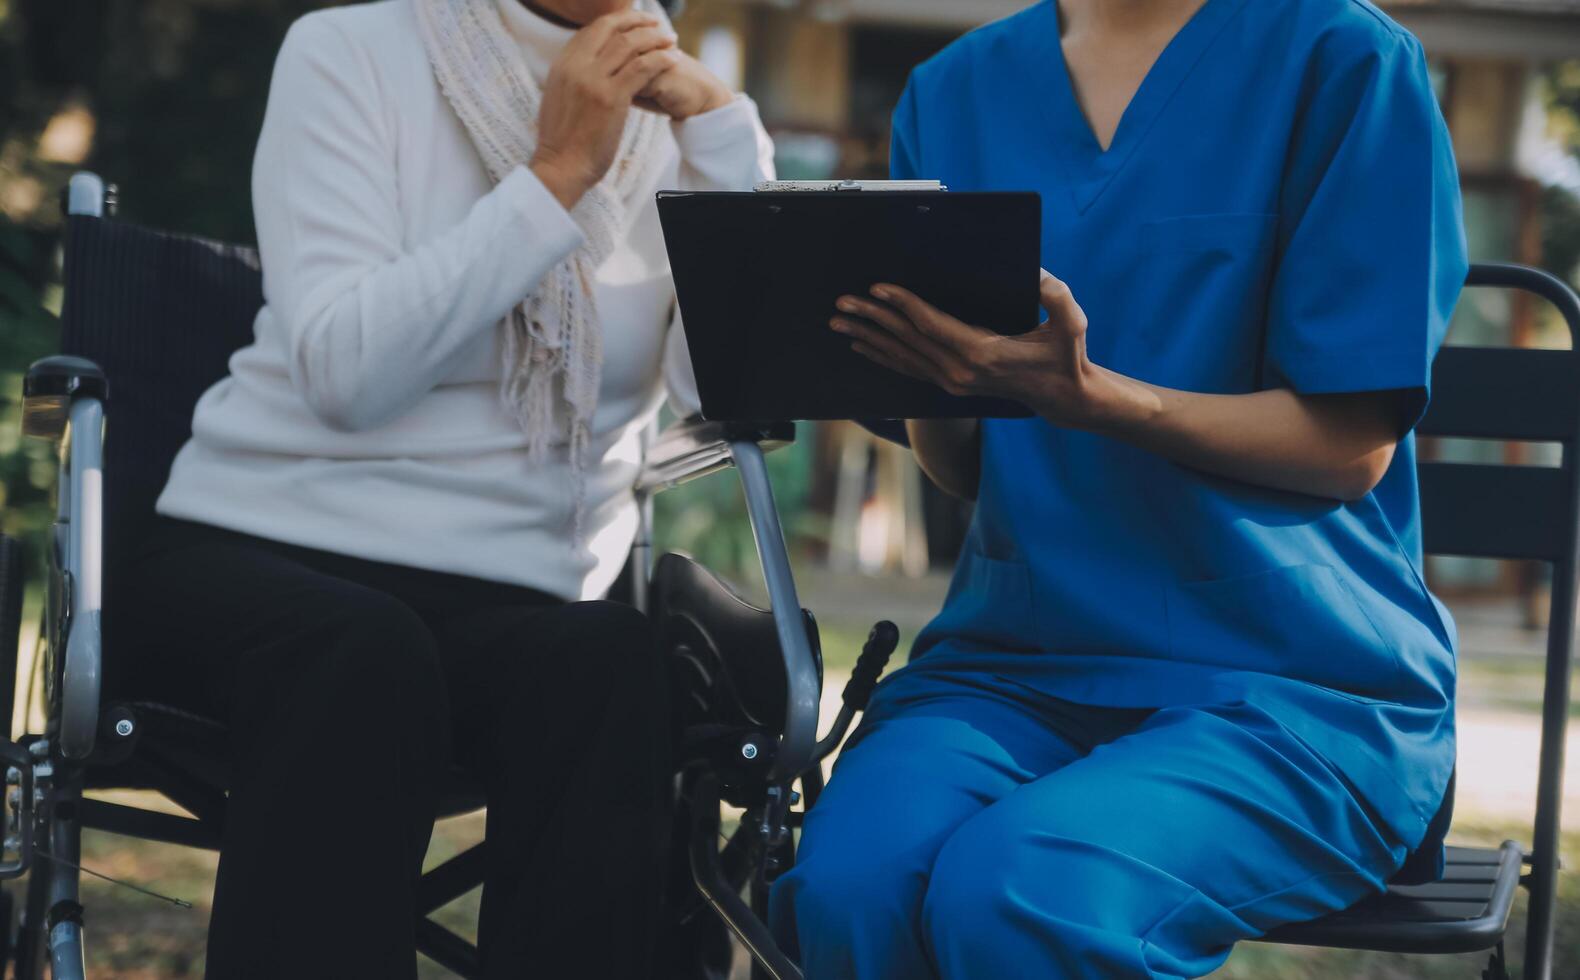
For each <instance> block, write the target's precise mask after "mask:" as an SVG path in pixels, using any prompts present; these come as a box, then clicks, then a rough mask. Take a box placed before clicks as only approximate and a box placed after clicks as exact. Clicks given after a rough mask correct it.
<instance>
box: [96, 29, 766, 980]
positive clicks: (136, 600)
mask: <svg viewBox="0 0 1580 980" xmlns="http://www.w3.org/2000/svg"><path fill="white" fill-rule="evenodd" d="M770 167H771V163H770V147H769V144H768V141H767V138H766V136H765V134H764V133H763V130H762V127H761V124H760V123H759V121H758V118H757V112H756V109H755V107H754V106H753V104H752V103H751V102H750V101H749V100H748V99H746V98H745V97H743V96H740V95H736V94H733V93H731V92H730V91H729V90H728V89H727V88H726V87H725V86H724V85H723V84H722V83H721V82H720V81H719V80H718V79H716V78H715V77H713V76H712V75H711V74H710V73H709V72H708V71H707V70H706V69H705V68H703V67H702V66H701V65H700V64H699V63H698V62H697V61H695V60H693V59H692V58H690V57H688V56H686V55H685V54H683V53H681V52H680V51H678V50H677V49H676V47H675V36H674V34H673V32H672V30H671V28H670V25H669V22H668V19H667V17H666V15H665V12H664V10H663V9H662V8H661V7H659V6H658V5H657V4H656V3H654V2H652V0H638V2H637V3H635V4H634V5H633V3H632V2H631V0H541V2H536V3H526V4H523V3H522V2H520V0H386V2H381V3H369V4H362V5H354V6H349V7H338V8H334V9H330V10H325V11H321V12H318V13H314V14H311V15H309V16H307V17H304V18H303V19H302V20H300V21H299V22H297V24H296V25H295V26H294V27H293V28H292V29H291V31H290V33H289V35H288V36H287V37H286V40H285V43H284V46H283V47H282V49H281V51H280V54H279V59H278V62H277V65H276V69H275V74H274V80H273V84H272V88H271V90H270V96H269V106H268V111H267V115H266V118H265V121H264V126H263V131H262V134H261V136H260V138H259V142H258V149H257V157H256V166H255V170H254V177H253V195H254V202H253V203H254V210H255V212H256V215H257V226H258V240H259V245H260V251H261V254H262V264H263V273H264V296H265V302H266V305H265V306H264V308H263V309H262V311H261V312H260V313H259V315H258V320H257V336H256V341H255V342H254V343H253V344H252V345H251V346H249V347H247V348H246V349H244V350H242V351H241V352H239V353H238V354H237V355H236V356H235V358H234V359H233V360H232V362H231V371H230V376H229V377H228V378H226V379H225V380H223V381H222V382H220V383H219V384H218V385H216V386H215V387H214V388H213V389H212V390H210V391H209V392H208V393H207V394H206V395H205V396H204V397H203V399H202V401H201V402H200V403H199V405H198V408H197V412H196V416H195V418H194V420H193V435H192V439H191V441H190V442H189V443H188V444H187V445H186V447H185V448H184V449H183V450H182V451H181V453H180V455H179V457H178V459H177V460H176V463H175V466H174V468H173V470H172V473H171V475H170V480H169V484H168V486H167V487H166V488H165V491H164V494H163V496H162V497H161V498H160V500H159V505H158V509H159V512H160V513H161V514H162V515H164V517H163V520H162V524H161V526H160V527H159V528H158V530H157V533H155V534H154V535H153V536H152V539H151V540H150V541H148V542H147V544H146V550H145V554H144V555H143V557H142V558H141V560H140V564H139V566H138V567H137V568H136V569H135V573H134V577H135V579H136V583H135V584H134V585H133V586H132V589H133V590H134V591H135V593H136V594H135V595H133V596H131V597H130V599H131V601H129V602H126V603H123V608H127V609H129V610H131V611H129V612H128V613H126V614H125V615H126V617H127V618H128V620H129V622H128V623H127V624H126V625H127V626H128V628H130V629H133V630H135V631H137V632H140V633H141V634H142V635H143V636H145V637H146V638H147V639H148V642H146V643H144V644H142V646H143V649H144V652H143V653H142V654H141V655H140V657H139V659H138V661H137V663H136V664H135V665H134V669H133V671H132V679H131V681H129V683H131V684H132V685H133V686H134V687H136V688H138V689H140V690H143V691H146V692H150V693H155V694H158V695H160V696H161V697H163V698H165V699H167V700H174V701H176V702H177V703H179V704H182V705H185V706H187V707H190V708H191V709H192V710H194V711H199V712H202V713H205V714H209V715H212V716H215V717H218V718H221V719H224V720H225V721H226V722H227V723H228V725H229V729H230V732H231V735H230V739H231V741H230V745H229V750H230V755H231V758H232V760H233V763H234V770H235V774H234V784H233V788H232V791H231V796H230V806H229V811H228V815H227V821H226V829H225V840H224V848H223V851H222V855H221V858H220V868H219V880H218V885H217V889H216V893H215V898H214V912H213V920H212V924H211V926H210V931H209V952H208V961H207V963H208V967H207V968H208V976H209V977H213V978H231V977H292V978H302V977H336V978H349V977H378V978H380V980H384V978H399V977H412V976H415V956H414V952H413V950H414V939H413V936H414V933H413V929H414V922H415V919H416V905H415V886H416V883H417V879H418V875H419V872H420V868H421V864H422V860H423V855H424V851H425V850H426V848H427V846H428V839H429V835H430V832H431V830H432V825H433V821H434V818H435V809H436V805H437V801H438V799H439V797H440V793H441V788H442V784H443V783H444V781H445V780H444V777H445V774H446V773H447V771H448V770H449V769H450V767H451V765H452V763H454V762H458V763H459V764H460V765H461V766H462V767H464V768H465V769H467V770H469V771H470V772H471V773H473V774H474V775H475V776H476V777H477V778H478V779H479V780H480V781H481V782H482V783H483V785H484V786H485V787H486V791H487V803H488V825H487V834H488V855H489V860H490V871H489V876H488V881H487V884H486V886H485V888H484V893H483V912H482V922H481V926H480V946H481V951H482V958H483V970H484V974H485V975H486V976H488V977H525V976H528V975H531V976H543V977H571V976H585V977H598V978H632V977H639V976H644V975H646V972H647V969H648V962H649V960H650V956H651V953H650V950H651V946H652V939H653V935H654V927H655V924H656V918H657V908H658V905H659V902H660V895H661V891H662V880H661V879H662V877H663V875H662V871H663V868H664V859H663V850H664V837H665V829H666V828H667V825H668V818H667V816H666V806H667V804H666V800H667V798H668V776H669V769H668V761H669V759H668V744H669V741H670V738H669V729H668V722H667V715H666V711H665V703H664V685H663V683H662V680H663V676H662V672H661V670H660V668H659V665H658V663H657V662H656V661H657V658H656V655H655V652H654V650H653V649H652V647H651V641H650V636H649V632H648V628H647V625H646V623H645V621H644V620H643V618H642V617H641V616H639V615H638V614H637V613H636V612H634V611H633V610H631V609H630V608H627V607H624V606H621V605H617V604H614V603H611V602H607V601H599V600H600V599H601V597H602V596H603V595H604V594H605V593H606V592H607V590H608V589H609V587H610V584H611V583H612V582H613V581H614V580H615V577H616V575H617V574H618V572H619V570H620V568H621V566H622V564H623V562H624V561H625V558H626V555H627V552H628V550H629V547H630V545H631V542H632V537H633V533H634V530H635V527H636V524H637V508H636V504H635V501H634V499H633V496H632V489H631V488H632V485H633V481H634V478H635V476H636V473H637V469H638V466H639V462H640V457H641V454H642V449H643V438H644V432H645V431H646V430H647V428H648V425H649V423H650V422H651V421H652V419H653V417H654V414H655V412H656V411H657V409H658V407H659V403H660V401H661V399H662V396H663V391H664V388H665V381H666V380H667V381H668V382H669V387H670V390H671V392H672V393H674V394H676V395H677V396H678V397H679V398H680V399H681V401H683V402H687V403H689V402H690V401H691V400H692V399H694V397H695V396H694V391H693V387H694V386H693V383H692V381H691V379H690V376H689V364H688V361H687V358H686V356H685V340H684V337H683V336H682V334H681V331H680V329H679V324H678V322H677V321H675V318H674V310H675V299H674V291H673V286H672V283H671V280H670V276H669V269H668V263H667V260H666V258H665V252H664V248H663V241H662V237H661V235H660V231H659V225H658V221H657V213H656V209H655V207H654V204H653V197H654V192H655V191H656V190H658V189H660V188H674V187H680V188H694V189H737V190H741V189H749V188H750V187H751V186H752V184H753V183H754V182H756V181H757V180H760V179H763V178H765V177H767V176H770V175H771V174H770V172H769V171H770Z"/></svg>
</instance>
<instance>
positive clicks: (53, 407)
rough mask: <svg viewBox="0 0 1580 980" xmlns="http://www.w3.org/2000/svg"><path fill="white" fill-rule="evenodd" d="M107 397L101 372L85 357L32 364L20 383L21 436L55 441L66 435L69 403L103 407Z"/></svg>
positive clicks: (58, 355)
mask: <svg viewBox="0 0 1580 980" xmlns="http://www.w3.org/2000/svg"><path fill="white" fill-rule="evenodd" d="M108 397H109V385H108V383H107V382H106V381H105V379H104V372H103V371H102V370H100V368H99V366H98V365H97V364H95V363H93V362H92V361H90V360H88V359H87V358H85V357H71V356H69V355H66V354H57V355H56V356H54V357H46V358H44V359H43V360H40V361H34V362H33V364H32V366H30V367H29V368H28V369H27V376H26V377H25V378H23V380H22V433H23V435H29V436H33V437H35V438H38V439H49V440H51V441H57V440H59V439H60V438H61V437H62V436H64V435H65V433H66V422H67V421H68V419H69V417H70V414H71V405H72V403H73V402H75V401H77V400H78V399H81V398H91V399H94V400H96V401H98V402H100V403H103V402H104V401H105V400H106V399H107V398H108Z"/></svg>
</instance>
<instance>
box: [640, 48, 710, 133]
mask: <svg viewBox="0 0 1580 980" xmlns="http://www.w3.org/2000/svg"><path fill="white" fill-rule="evenodd" d="M674 55H675V63H674V65H673V66H671V67H670V68H668V69H667V70H665V71H664V72H662V73H661V74H659V76H658V77H657V78H655V79H653V80H652V81H651V82H649V83H648V86H647V88H645V89H643V90H642V91H641V92H639V93H637V97H636V104H637V106H638V107H640V108H643V109H647V110H650V111H652V112H659V113H663V114H664V115H666V116H669V117H670V118H671V119H674V120H676V121H677V122H678V121H680V120H682V119H689V118H691V117H692V116H697V115H701V114H702V113H704V112H710V111H712V110H714V109H718V108H720V107H721V106H725V105H728V104H729V103H730V101H731V100H732V99H734V98H735V93H734V92H731V91H730V88H729V86H727V85H725V84H724V83H723V82H722V81H720V80H719V78H718V77H717V76H716V75H714V74H713V72H711V71H709V70H708V69H707V68H706V67H705V66H704V65H703V64H702V62H700V61H698V60H697V59H696V58H693V57H692V56H691V55H689V54H686V53H685V52H683V51H678V50H677V51H675V52H674Z"/></svg>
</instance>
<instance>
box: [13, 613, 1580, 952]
mask: <svg viewBox="0 0 1580 980" xmlns="http://www.w3.org/2000/svg"><path fill="white" fill-rule="evenodd" d="M922 625H923V621H922V620H921V619H919V618H917V617H915V616H912V617H910V618H908V619H903V620H902V621H899V626H900V629H901V633H902V646H901V649H902V651H903V650H904V649H905V648H906V647H907V646H908V645H909V642H910V640H911V639H912V638H914V636H915V635H916V631H917V630H918V629H919V628H920V627H921V626H922ZM868 628H869V626H868V624H867V623H866V622H864V621H857V620H856V619H855V618H853V617H850V616H847V617H843V618H840V617H831V618H827V619H824V620H823V621H822V622H821V624H820V632H821V636H822V641H823V651H824V659H825V664H826V667H827V670H828V672H829V673H830V674H831V675H834V676H836V677H837V676H841V675H844V674H845V673H847V672H848V671H849V669H850V667H851V666H853V665H854V663H855V659H856V656H857V655H858V654H859V652H860V649H861V645H862V643H863V642H865V640H866V635H867V629H868ZM900 656H901V654H897V655H896V661H898V659H899V657H900ZM1461 677H1462V683H1461V690H1462V691H1464V692H1465V694H1466V696H1467V698H1469V697H1473V698H1474V699H1475V701H1476V702H1477V703H1478V705H1480V706H1484V707H1495V708H1499V709H1507V710H1510V711H1514V712H1520V713H1534V712H1536V711H1538V710H1539V707H1540V694H1539V691H1540V679H1541V663H1540V660H1539V659H1536V658H1531V657H1502V656H1499V657H1488V658H1472V659H1467V660H1466V661H1465V662H1464V663H1463V664H1462V665H1461ZM1577 693H1580V691H1577ZM1577 700H1580V699H1577ZM117 796H118V797H119V798H122V799H123V800H127V801H130V800H136V801H138V802H140V803H143V804H145V805H146V803H147V802H148V801H149V800H150V799H151V797H150V796H149V795H148V794H136V793H129V794H117ZM1577 816H1580V814H1571V815H1570V826H1574V825H1575V824H1574V821H1575V818H1576V817H1577ZM482 823H483V821H482V817H481V815H480V814H473V815H469V816H465V817H460V818H455V819H452V820H447V821H444V822H442V823H441V824H440V825H439V826H438V827H437V828H436V829H435V833H434V838H433V844H432V847H431V848H430V851H429V856H428V864H429V866H432V865H435V864H437V863H439V862H440V861H443V860H445V859H446V858H448V857H450V856H451V855H453V854H456V853H458V852H459V851H461V850H462V849H464V848H465V847H467V846H469V845H470V844H472V843H473V842H475V841H477V840H478V839H480V838H481V836H482ZM1528 835H1529V828H1528V827H1527V826H1523V825H1522V826H1511V825H1505V824H1501V823H1497V822H1484V823H1477V822H1476V817H1475V814H1474V813H1466V814H1464V815H1463V817H1462V819H1461V820H1460V822H1459V824H1458V825H1456V829H1455V834H1454V838H1455V841H1456V842H1457V843H1467V844H1496V843H1498V842H1499V841H1501V840H1503V839H1505V838H1514V839H1525V838H1527V837H1528ZM83 845H84V846H83V860H82V863H83V864H84V865H85V866H86V867H88V868H90V869H92V870H95V871H99V872H102V873H105V874H109V875H111V876H114V877H117V878H121V879H124V880H126V881H129V882H132V883H135V884H138V885H141V886H144V887H148V888H151V889H153V890H155V891H158V892H161V893H164V894H168V895H172V896H176V897H179V898H182V899H185V900H187V901H191V902H192V903H193V904H194V906H195V907H194V908H192V909H190V910H186V909H179V908H176V907H174V906H172V905H170V904H167V903H163V902H160V901H158V900H157V899H153V898H149V897H147V896H144V895H140V894H137V893H135V892H131V891H129V890H127V889H124V888H120V887H117V886H115V885H112V884H110V883H108V882H104V881H102V880H99V879H97V878H93V877H89V876H84V878H83V902H84V905H85V906H86V907H87V917H86V923H87V932H88V945H87V949H88V961H89V972H90V976H92V977H93V978H94V980H112V978H113V980H155V978H158V980H187V978H198V977H201V976H202V973H203V947H204V934H205V931H206V928H207V923H208V911H209V907H210V902H211V899H212V893H213V873H214V868H215V866H216V857H215V855H213V854H210V853H206V852H200V851H193V850H188V849H184V848H179V847H174V846H171V845H165V844H155V843H149V842H144V841H131V840H126V839H123V838H117V837H113V836H110V835H105V834H99V833H92V832H90V833H89V834H87V835H86V836H85V839H84V842H83ZM1563 850H1564V860H1565V864H1566V865H1567V866H1568V867H1569V868H1575V867H1580V830H1577V831H1576V832H1571V833H1568V834H1566V835H1565V837H1564V844H1563ZM22 884H23V883H20V882H17V883H11V885H10V886H9V887H10V888H11V890H12V891H13V893H14V894H16V895H17V896H18V899H19V900H20V894H21V888H20V887H19V886H20V885H22ZM478 899H479V896H478V894H477V893H476V892H473V893H471V894H469V895H466V896H464V897H462V898H461V899H459V900H457V901H455V902H453V903H451V904H450V905H448V906H446V907H445V908H444V909H441V910H440V912H439V913H438V916H437V917H438V919H439V920H440V921H441V922H442V923H444V924H445V925H447V926H449V927H450V928H452V929H454V930H455V931H456V932H458V933H460V934H462V935H466V936H471V935H473V934H474V930H475V923H476V916H477V906H478ZM300 903H301V912H302V914H303V916H304V917H305V918H308V919H311V918H312V917H314V916H318V917H322V918H324V919H326V920H327V918H329V917H332V915H333V910H332V909H331V908H329V907H327V905H326V904H325V903H324V901H323V900H322V898H321V897H320V896H319V895H317V894H315V893H312V892H309V891H307V890H306V887H305V878H304V892H303V894H302V895H301V896H300ZM1524 915H1525V899H1524V894H1523V892H1522V893H1521V896H1520V899H1519V900H1518V901H1517V904H1516V907H1515V911H1514V917H1513V921H1512V924H1511V929H1510V945H1509V954H1510V958H1511V961H1512V966H1513V967H1514V969H1515V970H1516V971H1517V970H1518V967H1519V964H1520V959H1521V954H1522V952H1523V950H1522V944H1523V936H1524ZM1557 919H1558V934H1557V942H1558V956H1557V962H1556V964H1555V968H1554V974H1553V975H1554V976H1555V977H1576V976H1580V874H1577V873H1576V872H1575V871H1568V872H1565V873H1564V874H1562V875H1561V877H1560V907H1559V911H1558V917H1557ZM1486 958H1487V957H1486V954H1467V955H1461V956H1447V957H1411V956H1400V955H1394V954H1379V953H1362V952H1352V951H1343V950H1321V949H1308V948H1300V947H1280V946H1269V945H1263V944H1258V943H1244V944H1242V945H1241V946H1240V947H1239V948H1238V949H1237V950H1236V951H1235V953H1234V955H1233V956H1232V957H1231V958H1230V959H1229V961H1228V963H1226V964H1225V965H1224V967H1223V968H1222V969H1220V970H1219V971H1218V972H1217V973H1215V974H1214V975H1213V976H1214V977H1215V978H1221V980H1251V978H1256V980H1263V978H1277V980H1339V978H1355V977H1367V978H1377V980H1460V978H1464V980H1475V978H1479V977H1480V976H1481V970H1482V968H1483V967H1484V966H1485V963H1486ZM1515 975H1516V976H1517V975H1518V973H1517V972H1516V973H1515ZM420 976H421V977H422V978H423V980H442V978H447V977H450V976H451V974H449V973H448V972H447V971H445V970H443V969H442V968H440V967H438V966H437V965H435V964H432V963H429V962H427V961H426V960H422V961H420Z"/></svg>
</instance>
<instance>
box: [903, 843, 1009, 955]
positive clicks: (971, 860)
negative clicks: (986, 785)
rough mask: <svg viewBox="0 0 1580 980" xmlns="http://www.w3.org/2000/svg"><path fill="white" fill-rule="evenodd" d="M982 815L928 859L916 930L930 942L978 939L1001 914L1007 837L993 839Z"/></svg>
mask: <svg viewBox="0 0 1580 980" xmlns="http://www.w3.org/2000/svg"><path fill="white" fill-rule="evenodd" d="M999 823H1000V821H997V820H994V819H993V818H992V817H991V816H990V815H989V814H988V813H986V812H985V813H983V814H981V815H979V816H977V817H975V818H973V819H972V820H968V821H966V823H964V824H963V825H961V827H960V828H959V829H957V830H956V831H955V832H954V833H953V834H952V835H950V837H949V839H948V840H947V841H946V842H945V843H944V846H943V848H942V849H941V850H940V851H939V852H938V857H937V858H936V859H934V861H933V867H932V872H931V874H929V875H928V879H927V892H926V895H925V896H924V898H923V902H922V926H923V929H924V930H925V931H926V932H927V934H928V935H929V936H931V937H934V938H935V940H936V938H937V937H939V936H940V935H941V934H953V935H965V936H971V935H981V934H982V933H984V932H988V933H991V932H992V931H993V930H992V925H993V923H994V922H995V921H997V920H998V918H999V917H1000V916H1002V915H1004V914H1005V911H1006V910H1005V908H1004V903H1005V900H1006V895H1007V892H1008V890H1009V880H1008V870H1009V865H1010V864H1011V863H1012V862H1013V861H1014V860H1015V859H1014V857H1013V856H1012V854H1013V850H1012V848H1011V847H1010V846H1009V845H1010V841H1011V840H1012V839H1013V838H1011V837H997V838H996V839H995V835H997V834H1001V833H1005V832H1006V831H1007V830H1009V829H1008V828H1004V827H1001V826H997V824H999Z"/></svg>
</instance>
